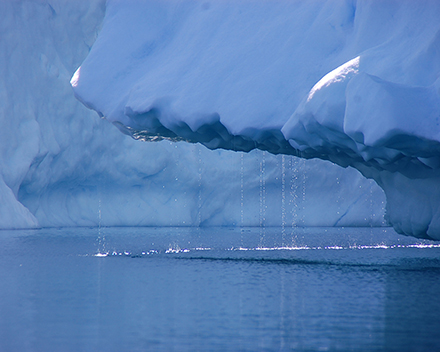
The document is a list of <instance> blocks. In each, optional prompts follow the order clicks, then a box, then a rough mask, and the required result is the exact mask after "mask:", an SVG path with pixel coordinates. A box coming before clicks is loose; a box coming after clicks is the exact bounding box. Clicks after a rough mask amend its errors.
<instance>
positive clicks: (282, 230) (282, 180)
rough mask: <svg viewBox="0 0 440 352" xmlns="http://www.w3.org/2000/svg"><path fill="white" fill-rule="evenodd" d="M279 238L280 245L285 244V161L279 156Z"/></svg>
mask: <svg viewBox="0 0 440 352" xmlns="http://www.w3.org/2000/svg"><path fill="white" fill-rule="evenodd" d="M281 237H282V241H283V243H282V245H283V246H285V244H286V160H285V156H284V155H282V156H281Z"/></svg>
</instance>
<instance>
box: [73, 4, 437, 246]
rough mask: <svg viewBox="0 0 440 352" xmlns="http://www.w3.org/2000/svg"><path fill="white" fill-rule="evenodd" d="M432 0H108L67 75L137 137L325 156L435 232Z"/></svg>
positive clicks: (390, 213)
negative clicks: (93, 37)
mask: <svg viewBox="0 0 440 352" xmlns="http://www.w3.org/2000/svg"><path fill="white" fill-rule="evenodd" d="M439 18H440V2H438V1H435V0H426V1H413V0H402V1H393V0H385V1H369V0H344V1H341V0H327V1H287V0H286V1H273V2H272V1H258V2H257V1H255V2H254V1H232V0H231V1H227V0H226V1H166V2H159V1H144V2H141V1H118V0H109V1H108V3H107V12H106V17H105V20H104V23H103V28H102V31H101V32H100V35H99V37H98V39H97V41H96V43H95V44H94V46H93V48H92V50H91V52H90V54H89V55H88V57H87V58H86V60H85V61H84V62H83V64H82V65H81V67H80V69H79V70H78V71H77V72H76V73H75V75H74V76H73V78H72V85H73V87H74V90H75V93H76V95H77V97H78V98H79V99H80V100H81V101H82V102H83V103H84V104H85V105H86V106H88V107H90V108H92V109H94V110H96V111H97V112H98V114H99V115H100V116H104V117H105V118H106V119H107V120H109V121H111V122H113V123H114V124H115V125H117V126H118V127H119V128H120V129H121V130H122V131H123V132H124V133H126V134H129V135H132V136H133V137H134V138H138V139H143V140H157V139H161V138H165V139H171V140H186V141H189V142H200V143H202V144H204V145H205V146H207V147H208V148H211V149H216V148H224V149H232V150H242V151H249V150H252V149H254V148H258V149H262V150H267V151H269V152H271V153H273V154H279V153H282V154H290V155H297V156H301V157H303V158H308V159H309V158H321V159H325V160H330V161H332V162H334V163H336V164H338V165H341V166H343V167H348V166H351V167H354V168H356V169H358V170H359V171H360V172H361V173H362V174H363V175H364V176H366V177H368V178H372V179H374V180H375V181H376V182H377V183H378V184H379V185H380V186H381V187H382V188H383V190H384V191H385V194H386V196H387V218H388V220H389V221H390V223H391V224H392V225H393V226H394V228H395V229H396V230H398V231H399V232H401V233H405V234H409V235H414V236H419V237H431V238H435V239H440V182H439V181H440V154H439V151H440V149H439V147H440V144H439V142H440V129H439V119H440V21H439V20H438V19H439Z"/></svg>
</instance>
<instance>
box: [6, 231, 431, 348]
mask: <svg viewBox="0 0 440 352" xmlns="http://www.w3.org/2000/svg"><path fill="white" fill-rule="evenodd" d="M439 296H440V244H439V243H437V242H431V241H424V240H418V239H414V238H410V237H404V236H399V235H397V234H396V233H395V232H394V231H393V230H392V229H390V228H337V229H334V228H333V229H332V228H302V229H301V228H295V229H288V230H287V229H282V228H266V229H260V228H246V229H229V228H206V229H197V228H101V229H97V228H91V229H84V228H68V229H50V230H47V229H43V230H32V231H31V230H29V231H0V351H388V350H389V351H436V350H437V351H438V350H440V299H439Z"/></svg>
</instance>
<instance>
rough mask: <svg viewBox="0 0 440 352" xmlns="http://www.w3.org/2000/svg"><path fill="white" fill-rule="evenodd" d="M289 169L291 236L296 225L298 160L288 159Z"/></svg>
mask: <svg viewBox="0 0 440 352" xmlns="http://www.w3.org/2000/svg"><path fill="white" fill-rule="evenodd" d="M290 169H291V170H292V176H291V177H290V202H291V209H292V235H293V232H294V229H295V227H296V226H297V224H298V172H299V170H298V159H296V158H295V157H293V156H292V157H290Z"/></svg>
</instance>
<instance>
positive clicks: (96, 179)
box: [0, 0, 384, 228]
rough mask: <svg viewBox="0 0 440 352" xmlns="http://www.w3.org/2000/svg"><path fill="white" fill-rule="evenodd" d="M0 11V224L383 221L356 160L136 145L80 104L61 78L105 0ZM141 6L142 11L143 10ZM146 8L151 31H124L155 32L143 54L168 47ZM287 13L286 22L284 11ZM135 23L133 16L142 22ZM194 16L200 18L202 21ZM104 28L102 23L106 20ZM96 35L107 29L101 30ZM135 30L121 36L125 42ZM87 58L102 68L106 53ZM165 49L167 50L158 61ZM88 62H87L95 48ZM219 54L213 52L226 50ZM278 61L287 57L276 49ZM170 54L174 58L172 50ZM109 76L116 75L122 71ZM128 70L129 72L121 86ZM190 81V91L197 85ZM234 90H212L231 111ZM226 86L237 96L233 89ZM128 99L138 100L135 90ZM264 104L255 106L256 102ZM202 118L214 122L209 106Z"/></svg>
mask: <svg viewBox="0 0 440 352" xmlns="http://www.w3.org/2000/svg"><path fill="white" fill-rule="evenodd" d="M165 3H166V2H163V3H162V2H158V1H157V2H150V3H147V2H139V3H138V4H139V5H141V4H142V6H144V5H145V6H146V5H147V4H149V6H153V5H154V6H155V7H157V9H155V10H157V11H159V13H163V15H164V16H168V15H167V12H161V11H163V10H166V9H161V6H163V4H165ZM124 4H134V2H125V1H122V2H119V3H113V5H114V6H122V5H124ZM170 4H171V3H170ZM280 4H282V3H280ZM109 5H112V3H110V4H109ZM199 5H200V6H201V9H202V10H203V11H207V13H209V11H211V8H212V9H214V8H215V5H216V4H215V3H213V4H212V6H211V7H210V6H209V5H208V4H205V5H203V4H201V3H197V2H194V3H191V2H189V3H186V5H185V3H183V5H182V6H193V7H194V6H195V7H197V6H199ZM202 5H203V6H202ZM280 6H281V5H280ZM283 6H284V5H283ZM183 10H185V9H184V8H183ZM225 10H227V8H226V9H225ZM115 11H116V12H115ZM124 11H125V10H124V9H123V8H112V7H111V6H110V7H109V12H108V13H107V15H108V16H110V17H108V19H110V18H111V16H115V15H117V14H120V15H124V13H125V12H124ZM234 11H235V10H234ZM0 13H1V14H2V21H1V22H0V74H1V77H2V79H1V80H0V125H1V126H2V128H1V130H0V228H26V227H36V226H95V225H99V224H100V225H102V226H105V225H115V226H127V225H132V226H137V225H151V226H163V225H172V226H174V225H200V224H201V225H246V226H260V225H277V226H284V227H291V226H300V225H326V226H333V225H339V226H348V225H360V226H368V225H381V224H383V222H384V219H383V215H384V209H383V207H384V205H383V204H384V195H383V192H382V191H381V190H380V188H379V187H377V186H376V185H375V184H374V183H373V181H369V180H365V179H364V178H363V177H362V176H361V175H360V174H359V173H358V172H357V171H355V170H353V169H347V170H344V169H342V168H339V167H337V166H335V165H332V164H331V163H329V162H324V161H320V160H313V161H308V162H304V160H301V159H299V158H296V157H291V156H282V155H278V156H274V155H271V154H269V153H262V152H261V151H257V150H255V151H252V152H250V153H236V152H231V151H221V150H216V151H210V150H208V149H206V148H204V147H202V146H200V145H194V144H187V143H171V142H169V141H162V142H159V143H140V142H138V141H135V140H133V139H132V138H130V137H128V136H126V135H123V134H121V133H120V132H119V131H118V130H117V129H116V128H115V127H114V126H113V125H112V124H110V123H108V121H106V120H102V119H99V118H98V116H97V114H96V113H95V112H92V111H90V110H88V109H86V108H85V107H84V106H83V105H82V104H81V103H79V102H78V101H77V100H76V99H75V98H74V95H73V93H72V87H71V86H70V84H69V81H70V79H71V77H72V76H73V74H74V72H75V70H76V69H77V68H78V67H79V66H80V64H81V62H82V60H84V59H85V58H86V56H87V54H88V52H89V50H90V48H91V46H92V44H93V43H94V41H95V39H96V37H97V33H98V32H99V30H100V28H101V23H102V19H103V18H104V13H105V1H103V0H99V1H2V2H0ZM181 14H182V15H184V14H185V11H184V12H183V13H181ZM139 15H140V16H141V17H142V15H143V14H142V13H141V12H139ZM177 15H179V12H177V13H176V16H177ZM124 16H125V15H124ZM151 16H152V17H151V19H150V20H149V21H146V23H150V27H151V28H150V29H151V30H152V31H153V30H154V31H153V32H147V31H144V32H142V33H137V32H136V31H133V33H132V34H133V38H134V39H136V38H138V36H140V35H145V36H146V37H148V36H150V37H151V43H150V44H149V45H146V44H145V43H141V42H139V43H140V45H141V47H140V48H139V53H138V59H139V60H140V61H139V62H141V61H142V60H143V59H142V58H144V59H145V58H147V57H148V55H147V54H148V53H151V54H154V53H155V52H156V49H157V48H159V47H162V46H163V45H164V44H163V43H162V42H161V41H160V40H157V39H162V38H163V37H160V36H159V37H155V35H156V34H154V33H159V32H160V31H161V30H162V31H163V30H165V29H164V28H165V27H161V26H162V24H161V23H162V20H163V18H161V17H157V16H158V15H157V14H156V12H151ZM179 16H180V15H179ZM124 18H125V19H127V18H128V17H124ZM146 18H147V17H146ZM211 19H212V20H214V19H215V17H212V18H211ZM116 20H117V18H116V17H115V21H116ZM177 20H178V17H177V18H176V22H175V26H176V28H175V29H176V30H177V29H178V27H177V26H178V25H179V23H180V22H179V21H177ZM182 20H183V17H182ZM285 20H286V21H287V20H288V16H287V13H286V16H285ZM216 21H221V18H217V19H216ZM304 22H307V21H306V19H304ZM131 23H132V25H133V26H136V25H137V24H138V22H135V21H133V22H131ZM167 23H168V22H167ZM173 23H174V22H173ZM216 23H217V22H216ZM218 23H220V22H218ZM207 24H208V22H206V25H207ZM121 25H122V24H121ZM200 25H202V26H204V27H205V22H204V23H200ZM298 25H299V24H298ZM106 28H107V29H110V27H108V24H107V25H106ZM206 28H208V27H206ZM209 28H210V29H209V31H208V32H207V33H206V38H205V42H204V43H205V44H204V43H202V42H201V43H200V47H198V46H196V44H197V43H194V45H195V46H194V47H192V48H189V49H191V50H188V51H187V55H188V57H187V60H191V59H194V60H197V57H198V56H197V55H196V52H197V51H200V50H202V49H203V47H202V46H201V45H202V44H204V45H206V44H207V43H209V41H211V37H210V36H211V35H213V31H216V27H214V26H213V25H212V26H211V27H209ZM107 29H106V30H107ZM114 29H115V30H117V33H115V35H114V37H108V40H109V41H110V42H109V43H107V44H108V45H107V44H106V43H105V42H103V41H102V40H103V39H100V43H101V44H99V43H97V46H95V47H94V48H95V49H96V48H98V47H99V45H104V44H106V45H104V47H105V48H107V49H110V48H111V47H110V44H111V43H113V44H115V45H116V44H117V45H118V46H119V45H122V44H124V42H126V40H125V39H124V38H123V35H124V34H126V32H125V31H122V27H121V28H119V27H114ZM171 29H172V28H171ZM171 29H170V30H171ZM193 30H197V28H193ZM177 33H178V32H177V31H174V32H169V33H168V34H167V35H168V38H169V39H170V40H173V38H174V37H173V35H174V34H177ZM210 33H211V34H210ZM219 33H221V32H219ZM182 34H185V32H182ZM103 35H104V36H103V37H102V38H105V32H103ZM164 35H165V34H164ZM258 37H259V36H258V35H256V38H258ZM134 39H133V40H132V41H128V42H126V43H125V44H127V45H133V44H134V43H135V40H134ZM274 44H276V43H274ZM184 46H185V43H184V42H182V47H184ZM275 47H276V45H275V46H274V48H275ZM114 48H115V52H114V53H112V55H111V56H112V57H113V59H114V60H116V59H118V58H119V57H120V59H121V60H122V61H120V63H119V64H120V65H121V68H122V67H123V64H124V63H128V62H126V61H124V60H126V59H127V58H126V57H125V56H124V55H129V56H128V58H129V57H130V55H131V54H130V52H129V51H122V50H119V49H118V48H117V47H116V46H115V47H114ZM197 48H198V50H197V51H196V52H194V54H191V52H192V50H193V49H197ZM95 49H94V50H95ZM170 49H172V48H170ZM262 52H265V50H262ZM231 54H232V53H231ZM133 55H134V54H133ZM249 57H250V58H252V57H253V55H250V56H249ZM95 58H96V62H95V63H96V64H97V65H98V66H101V68H102V70H104V69H105V68H106V67H108V65H111V64H112V62H113V61H111V60H103V58H102V57H98V56H95ZM171 59H172V57H170V58H168V59H167V60H165V61H164V62H163V65H165V64H166V62H167V61H168V60H171ZM208 59H209V58H206V60H208ZM87 60H88V61H89V62H90V60H94V59H93V56H90V57H89V58H87ZM118 60H119V59H118ZM217 60H218V62H220V61H221V60H222V58H221V57H219V58H218V59H217ZM282 60H287V58H285V57H282ZM208 61H209V60H208ZM208 61H207V62H206V64H209V62H208ZM218 62H217V63H218ZM169 63H170V65H172V64H173V62H172V60H171V61H169ZM245 66H246V65H245ZM245 66H242V68H245ZM169 67H171V68H172V66H169ZM212 67H213V68H214V67H216V66H212ZM156 68H157V67H156ZM188 68H190V66H188ZM330 68H331V65H329V66H328V69H329V70H330ZM125 70H129V68H128V67H125ZM164 70H165V71H166V70H167V69H166V67H164V68H163V69H162V70H161V71H158V72H157V73H156V75H157V79H156V80H155V81H154V83H153V85H155V84H157V85H162V86H163V88H164V89H165V88H168V86H167V85H166V84H164V82H163V81H161V80H162V78H163V75H162V73H163V71H164ZM173 70H174V71H170V72H169V76H168V78H169V79H171V80H175V79H177V78H179V77H180V78H181V76H177V73H178V72H179V70H180V69H179V67H177V66H176V67H174V69H173ZM100 72H101V71H100ZM173 72H174V73H173ZM176 72H177V73H176ZM200 72H201V74H202V73H203V72H204V71H200ZM98 73H99V72H98V71H97V72H96V74H98ZM235 73H237V71H235ZM114 74H118V75H119V77H121V78H123V77H124V75H123V72H122V71H121V72H116V71H115V72H114ZM188 74H190V72H188ZM213 74H214V75H216V76H217V77H220V76H223V77H224V79H225V80H226V81H228V78H227V77H226V76H224V75H223V73H220V72H217V71H215V70H213ZM244 74H245V72H243V75H244ZM303 74H304V75H307V73H306V72H304V73H303ZM130 77H131V76H130ZM130 77H126V78H125V79H126V80H127V82H128V83H127V86H126V87H128V86H129V83H130V81H129V79H131V78H130ZM79 78H80V80H79V81H78V82H81V80H82V79H83V78H84V77H83V76H82V75H80V76H79ZM189 78H190V77H189ZM231 79H232V77H231ZM190 81H191V80H190ZM110 82H115V81H114V80H113V81H112V80H110V81H109V85H108V87H107V88H106V89H105V90H104V91H103V92H101V93H99V90H97V91H96V93H99V94H102V95H100V98H102V99H104V98H105V99H107V97H108V98H109V99H110V100H108V101H107V100H106V104H107V103H108V102H111V101H113V102H117V101H118V99H116V98H117V96H116V98H115V96H114V95H113V98H111V95H112V94H113V91H112V86H111V85H110ZM194 82H196V81H194ZM95 83H99V82H95ZM205 83H206V84H205V85H204V86H203V87H200V89H199V90H198V91H199V92H200V91H201V90H204V89H206V90H207V93H209V95H207V96H208V97H213V96H215V95H216V93H215V92H214V90H215V87H212V86H211V85H210V81H209V80H207V81H206V82H205ZM230 83H231V84H230V85H229V86H231V87H232V86H235V84H232V83H234V81H230ZM268 83H270V82H268ZM257 88H258V86H257V85H255V89H257ZM96 89H98V87H96ZM188 89H189V90H190V91H191V90H192V91H194V92H196V90H195V87H194V86H188ZM234 89H235V91H234V92H231V96H223V97H222V95H221V94H220V95H218V97H219V99H221V101H219V104H220V103H221V104H220V105H219V106H224V107H227V106H228V104H227V103H226V102H227V100H226V98H227V99H231V100H230V102H231V103H233V104H232V105H231V109H233V108H236V107H237V104H235V103H234V101H236V100H237V99H238V97H239V95H238V94H239V93H240V89H239V87H236V88H234ZM92 90H93V89H91V91H92ZM158 92H159V93H160V91H158ZM219 93H220V92H219ZM232 93H233V94H232ZM107 94H108V96H107ZM268 94H269V95H270V97H271V98H273V99H275V100H274V102H276V103H277V104H278V105H279V108H280V109H282V110H283V111H286V112H287V110H284V109H285V108H284V103H285V102H286V101H287V100H286V99H287V97H286V96H284V95H283V96H280V97H279V98H277V94H275V92H274V91H273V90H272V88H270V89H269V88H268ZM234 96H237V97H236V98H234V99H232V98H233V97H234ZM133 99H134V98H133ZM194 99H195V100H191V101H190V100H188V101H186V100H185V97H184V96H182V97H181V98H180V104H187V106H194V107H195V108H197V109H198V106H199V105H197V104H196V103H197V100H198V98H197V97H195V98H194ZM241 99H242V101H243V104H244V105H243V108H242V111H246V107H245V105H247V106H248V107H249V106H253V105H255V104H256V103H253V102H252V99H253V97H252V95H249V97H248V98H245V97H243V96H242V98H241ZM276 99H281V100H276ZM136 101H138V102H141V99H140V98H139V99H138V100H136ZM144 103H146V102H144ZM263 103H264V101H262V102H261V104H260V107H261V108H264V105H263ZM164 104H165V103H164ZM194 104H195V105H194ZM203 104H204V106H205V107H206V109H209V108H210V106H211V101H205V102H204V103H203ZM290 105H291V106H293V105H294V104H293V105H292V104H290ZM265 108H270V106H266V107H265ZM127 111H129V110H127ZM201 112H203V111H201ZM133 114H134V115H135V114H136V111H135V110H133ZM134 115H133V116H134ZM198 116H202V115H198ZM203 116H204V119H206V116H205V115H203ZM286 117H287V116H286ZM141 118H142V117H140V118H139V120H140V119H141ZM134 119H136V118H134ZM204 119H197V118H193V120H192V122H191V123H192V124H191V126H192V128H196V127H197V124H198V123H203V121H206V120H204ZM210 119H211V120H210V121H211V122H212V124H213V125H215V121H217V120H216V116H214V115H212V116H211V117H210ZM244 122H245V121H244ZM237 126H238V122H237ZM199 127H200V126H199ZM279 127H281V124H279V126H278V128H279ZM202 129H203V127H202ZM254 132H255V133H256V134H258V133H260V132H259V131H258V130H255V131H254ZM278 136H279V137H280V136H281V133H279V134H278ZM247 143H249V142H247ZM286 145H287V143H286Z"/></svg>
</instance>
